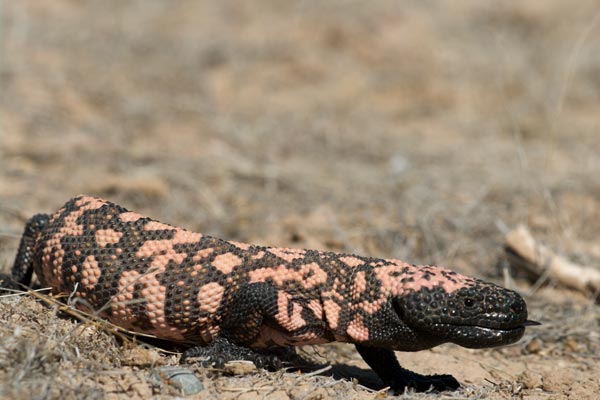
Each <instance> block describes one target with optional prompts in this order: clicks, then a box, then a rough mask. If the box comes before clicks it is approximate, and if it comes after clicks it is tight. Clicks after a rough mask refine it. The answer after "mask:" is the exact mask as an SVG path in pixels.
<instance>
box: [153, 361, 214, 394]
mask: <svg viewBox="0 0 600 400" xmlns="http://www.w3.org/2000/svg"><path fill="white" fill-rule="evenodd" d="M150 382H151V383H152V384H153V385H155V386H159V387H163V386H167V385H168V386H171V387H172V388H175V389H176V390H177V391H179V393H181V394H182V395H184V396H189V395H192V394H196V393H198V392H200V391H202V390H204V385H203V384H202V382H201V381H200V379H198V377H197V376H196V375H195V374H194V373H193V372H192V371H190V370H189V369H186V368H181V367H160V368H156V369H154V370H152V373H151V374H150Z"/></svg>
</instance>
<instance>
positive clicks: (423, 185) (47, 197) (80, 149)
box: [0, 0, 600, 399]
mask: <svg viewBox="0 0 600 400" xmlns="http://www.w3.org/2000/svg"><path fill="white" fill-rule="evenodd" d="M599 12H600V7H598V3H597V2H595V1H591V0H589V1H588V0H582V1H579V2H570V1H566V0H565V1H560V0H534V1H528V2H512V1H499V2H479V1H458V2H457V1H451V0H447V1H436V2H433V1H417V0H415V1H397V2H396V1H390V2H384V1H372V2H365V1H357V0H335V1H328V2H314V1H300V2H280V1H276V0H272V1H263V2H236V1H218V2H211V1H206V2H204V1H160V0H148V1H142V0H138V1H128V2H122V1H119V0H110V1H108V0H107V1H67V0H60V1H59V0H55V1H45V2H42V1H34V0H30V1H24V0H23V1H21V0H20V1H10V0H2V1H0V35H1V36H0V128H1V130H0V269H1V270H3V271H8V270H9V269H10V267H11V264H12V259H13V257H14V255H15V252H16V246H17V243H18V238H19V236H20V233H21V230H22V227H23V223H24V219H25V218H26V217H28V216H30V215H32V214H34V213H36V212H50V211H55V210H56V209H58V208H59V207H60V206H61V205H62V204H63V203H64V202H65V201H66V200H67V199H68V198H69V197H71V196H73V195H75V194H78V193H92V194H97V195H101V196H104V197H107V198H109V199H111V200H113V201H115V202H118V203H120V204H122V205H124V206H126V207H127V208H130V209H134V210H136V211H139V212H143V213H146V214H148V215H150V216H153V217H154V218H157V219H159V220H162V221H164V222H169V223H173V224H179V225H182V226H184V227H187V228H189V229H192V230H197V231H202V232H206V233H210V234H213V235H216V236H222V237H226V238H229V239H235V240H240V241H248V242H256V243H260V244H269V245H287V246H295V247H308V248H318V249H329V250H340V251H350V252H357V253H360V254H365V255H373V256H381V257H396V258H401V259H406V260H408V261H411V262H414V263H435V264H442V265H446V266H450V267H452V268H454V269H456V270H457V271H459V272H462V273H465V274H470V275H475V276H478V277H482V278H485V279H488V280H492V281H495V282H498V283H501V284H505V285H507V286H511V287H513V288H515V289H517V290H519V291H520V292H521V293H523V295H524V296H525V297H526V299H527V301H528V304H529V308H530V314H531V317H532V318H533V319H536V320H540V321H541V322H543V324H544V325H543V326H542V327H539V328H535V329H528V332H527V334H526V336H525V337H524V339H523V340H522V341H521V342H519V343H518V344H516V345H513V346H510V347H506V348H500V349H490V350H467V349H463V348H460V347H457V346H454V345H443V346H440V347H438V348H435V349H433V350H431V351H422V352H418V353H415V354H400V353H399V354H398V356H399V357H400V360H401V362H402V363H403V365H404V366H406V367H407V368H410V369H414V370H416V371H419V372H424V373H434V372H436V373H442V372H445V373H452V374H454V375H455V376H456V377H457V378H458V379H459V380H460V381H461V382H462V383H463V385H464V386H463V388H462V389H461V390H460V391H458V392H456V393H444V394H421V395H415V394H410V393H409V394H405V395H404V396H405V398H419V399H421V398H422V399H433V398H453V399H455V398H456V399H458V398H480V399H483V398H485V399H507V398H526V399H563V398H570V399H584V398H596V396H597V393H600V378H599V377H600V375H599V374H600V373H599V372H598V371H599V370H600V368H599V367H600V362H599V358H600V352H599V351H600V338H599V330H598V324H599V320H600V311H599V309H598V306H596V305H595V304H594V301H593V294H580V293H576V292H574V291H570V290H568V289H565V288H564V287H561V286H560V285H559V284H556V283H555V282H551V281H546V282H537V283H535V282H531V281H528V280H526V279H524V278H523V276H522V275H521V274H520V273H519V271H518V270H516V269H515V268H512V269H510V268H508V269H507V268H506V267H507V263H506V262H505V261H503V237H504V234H505V232H506V230H507V229H510V228H512V227H514V226H516V225H517V224H520V223H522V224H526V225H527V226H529V227H530V229H531V230H532V231H533V233H534V235H535V236H536V237H537V238H538V239H540V240H541V241H542V242H544V243H545V244H547V245H548V246H550V247H551V248H552V249H553V250H554V251H557V252H559V253H561V254H564V255H565V256H567V257H569V258H570V259H573V260H576V261H578V262H580V263H582V264H586V265H592V266H594V265H595V266H598V265H600V243H599V242H598V237H599V234H600V178H599V171H600V158H599V157H598V154H599V153H600V136H599V135H600V133H599V129H600V58H599V54H600V41H599V40H598V37H600V17H599V15H600V14H598V13H599ZM503 271H505V272H506V273H505V274H503ZM0 321H1V322H0V397H1V398H39V399H41V398H60V399H69V398H99V399H100V398H129V399H145V398H151V397H164V398H167V397H169V396H171V395H176V393H175V394H174V393H173V392H172V391H170V389H169V388H162V389H161V388H158V387H153V386H152V384H151V383H150V382H149V381H148V376H149V374H150V373H151V371H152V370H153V369H154V368H155V367H156V366H157V365H169V364H172V365H176V364H177V357H176V356H174V355H165V354H163V353H159V352H158V351H157V350H154V349H150V350H147V349H145V348H144V347H140V346H133V347H132V346H126V345H123V344H122V342H121V341H120V340H118V339H116V338H115V337H114V336H113V335H111V334H108V333H106V332H104V331H103V330H102V329H98V328H97V327H96V326H91V325H85V324H81V323H78V322H77V321H75V320H73V319H70V318H67V317H65V316H64V315H61V314H60V313H58V312H57V310H56V308H54V307H47V306H44V305H42V304H41V303H40V302H38V301H35V300H34V299H33V298H32V297H31V296H30V295H20V296H11V297H5V298H2V299H0ZM306 350H307V351H314V350H315V349H312V348H309V349H306ZM316 351H317V352H318V353H319V354H320V357H323V358H326V359H327V360H328V361H329V362H330V363H331V364H332V366H333V367H332V369H331V370H328V371H325V372H323V374H322V375H316V376H312V375H309V374H298V373H294V372H286V371H281V372H275V373H268V372H254V373H250V374H246V375H241V376H230V375H226V374H219V373H215V372H214V371H208V370H198V371H197V373H198V375H199V376H200V378H201V379H202V381H203V382H204V385H205V390H204V391H203V392H201V393H200V394H199V395H198V397H199V398H209V399H210V398H225V399H257V398H273V399H287V398H292V399H374V398H382V397H385V395H386V394H385V391H383V392H376V391H377V390H379V389H382V387H381V384H380V383H379V382H378V381H377V378H376V377H375V375H374V374H373V373H371V372H370V371H369V370H368V369H367V367H366V365H365V364H364V363H363V362H362V361H361V360H360V359H359V357H358V355H357V354H356V353H355V351H354V350H353V348H352V347H351V346H348V345H330V346H322V347H319V348H317V349H316ZM331 375H334V377H333V378H332V377H331ZM367 387H368V388H369V389H367Z"/></svg>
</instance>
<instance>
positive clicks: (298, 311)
mask: <svg viewBox="0 0 600 400" xmlns="http://www.w3.org/2000/svg"><path fill="white" fill-rule="evenodd" d="M302 299H303V300H302V301H301V300H299V299H295V298H294V296H293V295H292V294H290V293H288V292H286V291H284V290H282V289H277V288H275V287H274V286H272V285H271V284H269V283H266V282H257V283H251V284H246V285H244V286H242V287H241V288H239V289H238V290H237V291H236V292H235V293H234V294H233V296H232V299H231V300H230V301H229V302H228V303H227V306H226V307H224V309H225V316H224V317H223V318H222V319H221V321H220V322H219V325H220V328H221V330H220V337H218V338H216V339H215V340H214V341H213V342H211V343H209V344H208V345H205V346H197V347H194V348H191V349H189V350H187V351H186V352H185V353H184V354H183V356H182V362H183V361H184V360H186V359H188V358H192V357H194V358H195V357H198V358H200V361H201V363H202V364H203V365H213V366H222V365H223V364H225V363H226V362H228V361H233V360H247V361H252V362H253V363H254V364H255V365H256V366H257V367H262V368H269V369H278V368H281V367H282V366H283V365H284V364H285V361H287V360H288V359H290V358H293V357H294V356H295V353H294V352H293V350H292V349H291V348H290V347H289V346H293V345H301V344H309V343H321V342H325V341H330V340H332V338H327V339H326V338H325V335H326V334H325V323H324V322H323V321H322V319H319V318H317V316H316V314H315V312H314V311H313V310H311V309H310V308H309V307H306V304H303V302H304V297H303V298H302Z"/></svg>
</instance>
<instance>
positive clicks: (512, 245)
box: [505, 225, 600, 294]
mask: <svg viewBox="0 0 600 400" xmlns="http://www.w3.org/2000/svg"><path fill="white" fill-rule="evenodd" d="M505 240H506V250H507V253H508V254H509V261H511V263H512V264H513V265H517V266H520V267H523V268H524V269H525V270H526V271H527V272H528V273H529V274H531V275H533V276H535V277H536V279H546V278H550V279H553V280H555V281H556V282H559V283H561V284H563V285H565V286H568V287H570V288H573V289H577V290H579V291H581V292H584V293H586V294H591V293H598V292H600V270H598V269H596V268H593V267H589V266H584V265H579V264H576V263H573V262H571V261H569V260H567V259H566V258H564V257H562V256H560V255H558V254H556V253H554V252H553V251H552V250H550V249H549V248H548V247H546V246H544V245H542V244H540V243H538V242H536V240H535V239H534V238H533V236H532V235H531V232H529V230H528V229H527V228H526V227H525V226H523V225H520V226H518V227H517V228H516V229H514V230H512V231H510V232H509V233H508V234H507V235H506V239H505Z"/></svg>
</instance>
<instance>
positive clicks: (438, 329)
mask: <svg viewBox="0 0 600 400" xmlns="http://www.w3.org/2000/svg"><path fill="white" fill-rule="evenodd" d="M391 303H392V307H393V309H394V312H395V314H397V316H398V317H399V318H400V320H401V321H402V323H403V325H405V326H406V327H407V328H408V329H410V330H411V331H412V332H413V335H416V336H418V337H422V338H423V339H426V340H427V341H429V342H430V343H437V344H440V343H446V342H451V343H455V344H458V345H460V346H463V347H468V348H484V347H495V346H502V345H507V344H511V343H515V342H516V341H518V340H519V339H521V337H522V336H523V334H524V333H525V327H526V326H530V325H538V324H539V323H537V322H534V321H529V320H527V306H526V304H525V301H524V300H523V298H522V297H521V296H520V295H519V294H518V293H517V292H515V291H513V290H509V289H505V288H503V287H500V286H498V285H495V284H492V283H487V282H484V281H481V280H479V279H474V278H470V277H466V276H463V275H460V274H457V273H456V272H453V271H450V270H447V269H444V268H436V267H416V268H415V270H414V272H413V273H412V275H411V274H410V272H409V278H408V279H407V275H406V274H403V281H402V283H401V284H400V286H399V290H398V292H397V295H395V296H393V297H392V301H391Z"/></svg>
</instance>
